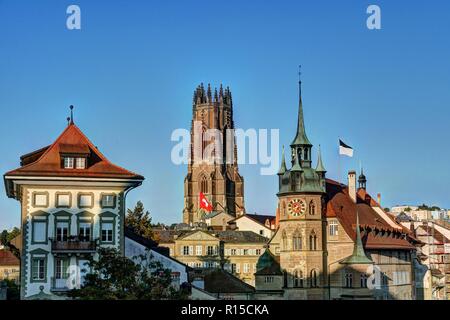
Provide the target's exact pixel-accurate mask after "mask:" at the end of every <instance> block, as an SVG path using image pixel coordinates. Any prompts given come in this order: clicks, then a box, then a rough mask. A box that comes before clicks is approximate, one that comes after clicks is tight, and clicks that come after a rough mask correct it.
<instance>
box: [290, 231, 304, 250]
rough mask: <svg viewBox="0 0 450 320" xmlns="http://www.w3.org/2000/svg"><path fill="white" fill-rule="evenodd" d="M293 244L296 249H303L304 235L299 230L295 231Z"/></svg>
mask: <svg viewBox="0 0 450 320" xmlns="http://www.w3.org/2000/svg"><path fill="white" fill-rule="evenodd" d="M292 246H293V247H294V250H302V237H301V236H300V233H299V232H296V233H294V237H293V238H292Z"/></svg>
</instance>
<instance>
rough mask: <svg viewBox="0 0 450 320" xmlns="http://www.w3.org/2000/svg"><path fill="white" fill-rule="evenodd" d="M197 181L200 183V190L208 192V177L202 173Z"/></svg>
mask: <svg viewBox="0 0 450 320" xmlns="http://www.w3.org/2000/svg"><path fill="white" fill-rule="evenodd" d="M199 183H200V192H202V193H208V179H207V178H206V177H205V176H204V175H201V177H200V181H199Z"/></svg>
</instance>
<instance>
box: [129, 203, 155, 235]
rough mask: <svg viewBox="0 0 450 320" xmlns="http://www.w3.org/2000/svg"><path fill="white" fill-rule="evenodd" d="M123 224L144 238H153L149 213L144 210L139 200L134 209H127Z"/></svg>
mask: <svg viewBox="0 0 450 320" xmlns="http://www.w3.org/2000/svg"><path fill="white" fill-rule="evenodd" d="M125 226H127V227H128V228H130V229H131V230H133V232H134V233H136V234H138V235H140V236H142V237H144V238H147V239H152V240H155V239H154V233H153V229H152V218H151V217H150V213H149V212H148V211H145V209H144V205H143V204H142V202H141V201H138V202H137V203H136V206H135V207H134V210H131V209H128V210H127V216H126V217H125Z"/></svg>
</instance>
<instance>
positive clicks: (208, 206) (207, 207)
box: [200, 192, 213, 212]
mask: <svg viewBox="0 0 450 320" xmlns="http://www.w3.org/2000/svg"><path fill="white" fill-rule="evenodd" d="M200 208H202V209H205V210H206V211H208V212H211V211H212V209H213V207H212V205H211V203H209V202H208V200H207V199H206V197H205V195H204V194H203V192H200Z"/></svg>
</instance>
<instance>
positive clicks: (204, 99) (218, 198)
mask: <svg viewBox="0 0 450 320" xmlns="http://www.w3.org/2000/svg"><path fill="white" fill-rule="evenodd" d="M232 130H234V120H233V100H232V97H231V91H230V89H229V88H226V89H225V90H224V89H223V88H222V86H220V89H219V92H218V91H217V89H215V91H214V93H213V92H212V90H211V87H210V85H208V88H207V89H206V90H205V88H204V87H203V84H201V85H200V86H198V87H197V89H196V90H195V91H194V98H193V108H192V124H191V143H190V155H189V163H188V173H187V175H186V177H185V179H184V209H183V222H184V223H187V224H192V223H196V222H200V221H202V220H203V216H204V214H205V212H204V211H203V210H201V209H200V207H199V195H200V192H202V193H203V194H204V195H205V196H206V198H207V199H208V201H209V202H210V203H211V204H212V206H213V211H224V212H226V213H228V214H230V215H232V216H236V215H240V214H243V213H244V212H245V207H244V179H243V178H242V176H241V175H240V174H239V169H238V165H237V147H236V143H235V136H234V132H233V131H232Z"/></svg>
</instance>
